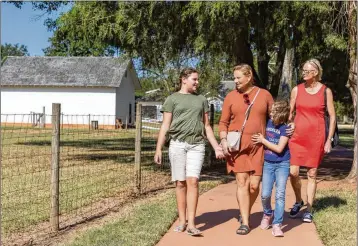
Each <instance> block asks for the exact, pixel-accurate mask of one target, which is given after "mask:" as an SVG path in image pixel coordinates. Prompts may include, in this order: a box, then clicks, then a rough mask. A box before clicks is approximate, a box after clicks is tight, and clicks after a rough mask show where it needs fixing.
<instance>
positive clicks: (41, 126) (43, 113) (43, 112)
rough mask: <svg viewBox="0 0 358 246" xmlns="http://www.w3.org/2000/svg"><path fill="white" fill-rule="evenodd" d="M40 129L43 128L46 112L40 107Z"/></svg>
mask: <svg viewBox="0 0 358 246" xmlns="http://www.w3.org/2000/svg"><path fill="white" fill-rule="evenodd" d="M40 122H41V123H40V128H45V125H46V112H45V107H42V117H41V121H40Z"/></svg>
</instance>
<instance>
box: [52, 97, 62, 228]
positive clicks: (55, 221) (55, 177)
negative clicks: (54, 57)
mask: <svg viewBox="0 0 358 246" xmlns="http://www.w3.org/2000/svg"><path fill="white" fill-rule="evenodd" d="M60 116H61V104H59V103H53V104H52V120H51V121H52V122H51V123H52V143H51V154H52V158H51V214H50V224H51V228H52V231H53V232H57V231H58V230H59V208H60V204H59V191H60V178H59V176H60Z"/></svg>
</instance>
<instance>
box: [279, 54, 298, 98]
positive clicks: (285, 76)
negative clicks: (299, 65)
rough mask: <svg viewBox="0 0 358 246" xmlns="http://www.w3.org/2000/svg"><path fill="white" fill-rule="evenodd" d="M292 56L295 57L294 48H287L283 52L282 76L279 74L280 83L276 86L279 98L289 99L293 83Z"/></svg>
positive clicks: (293, 66) (293, 65)
mask: <svg viewBox="0 0 358 246" xmlns="http://www.w3.org/2000/svg"><path fill="white" fill-rule="evenodd" d="M294 58H295V50H294V48H287V49H286V52H285V60H284V62H283V68H282V76H281V80H280V85H279V88H278V95H277V97H278V98H280V99H286V100H289V98H290V94H291V90H292V88H293V86H294V85H295V82H294V79H293V75H294V68H295V64H294V61H295V59H294Z"/></svg>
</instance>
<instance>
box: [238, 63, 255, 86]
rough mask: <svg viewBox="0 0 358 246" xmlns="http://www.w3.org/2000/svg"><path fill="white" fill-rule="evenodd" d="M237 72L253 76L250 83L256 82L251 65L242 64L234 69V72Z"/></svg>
mask: <svg viewBox="0 0 358 246" xmlns="http://www.w3.org/2000/svg"><path fill="white" fill-rule="evenodd" d="M237 70H239V71H241V72H242V73H243V74H244V75H245V76H251V81H250V82H252V83H253V82H254V73H253V72H252V67H251V66H250V65H249V64H246V63H240V64H238V65H236V66H235V67H234V69H233V72H235V71H237Z"/></svg>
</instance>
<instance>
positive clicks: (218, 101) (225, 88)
mask: <svg viewBox="0 0 358 246" xmlns="http://www.w3.org/2000/svg"><path fill="white" fill-rule="evenodd" d="M220 84H221V86H220V90H219V91H218V94H217V95H216V96H212V97H208V103H209V104H214V109H215V111H216V112H221V110H222V106H223V103H224V98H225V97H226V95H227V94H228V93H229V92H230V91H232V90H234V89H235V88H236V84H235V82H234V81H233V80H222V81H220Z"/></svg>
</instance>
